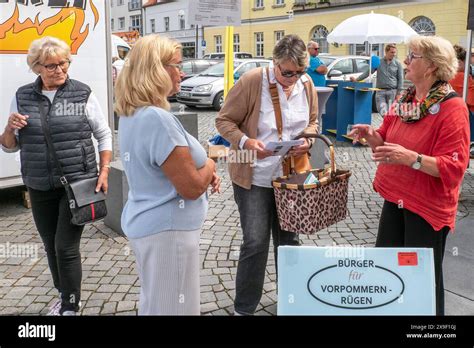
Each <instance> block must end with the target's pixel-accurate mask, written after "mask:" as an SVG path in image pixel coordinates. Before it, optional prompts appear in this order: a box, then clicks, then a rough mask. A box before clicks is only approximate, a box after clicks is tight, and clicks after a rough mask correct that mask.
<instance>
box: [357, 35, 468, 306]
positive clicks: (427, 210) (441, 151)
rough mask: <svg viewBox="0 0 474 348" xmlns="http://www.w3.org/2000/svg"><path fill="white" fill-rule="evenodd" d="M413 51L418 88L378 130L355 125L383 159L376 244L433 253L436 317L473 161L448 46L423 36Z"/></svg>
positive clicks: (410, 64) (411, 66)
mask: <svg viewBox="0 0 474 348" xmlns="http://www.w3.org/2000/svg"><path fill="white" fill-rule="evenodd" d="M408 47H409V53H408V56H407V57H406V59H405V64H406V66H407V69H406V78H407V79H408V80H410V81H412V82H413V86H411V87H409V88H408V89H407V90H406V91H405V92H404V93H402V94H401V95H400V96H399V97H398V99H397V101H395V102H394V103H393V104H392V106H391V108H390V109H389V112H388V114H387V115H386V116H385V118H384V121H383V124H382V126H381V127H380V128H379V129H377V130H374V129H372V127H371V126H368V125H355V126H354V129H353V131H352V132H351V135H353V136H354V137H355V138H356V140H358V139H361V138H365V139H367V141H368V143H369V144H370V146H371V147H372V150H373V159H374V160H375V161H377V162H379V166H378V168H377V173H376V176H375V180H374V188H375V190H376V191H377V192H378V193H379V194H380V195H381V196H382V197H383V198H384V199H385V203H384V206H383V208H382V215H381V217H380V224H379V231H378V235H377V241H376V246H377V247H424V248H432V249H433V252H434V267H435V281H436V313H437V314H438V315H443V314H444V290H443V271H442V264H443V255H444V249H445V245H446V238H447V235H448V232H449V231H450V230H453V229H454V225H455V220H456V211H457V206H458V197H459V188H460V185H461V182H462V179H463V175H464V172H465V171H466V168H467V165H468V161H469V119H468V111H467V108H466V104H465V103H464V101H463V100H462V99H461V98H459V97H458V96H457V94H456V93H455V92H454V90H453V88H452V87H451V85H450V84H449V83H448V81H449V80H451V79H452V78H453V76H454V75H455V74H456V69H457V66H458V61H457V59H456V55H455V52H454V49H453V46H452V45H451V43H450V42H448V41H447V40H445V39H443V38H440V37H436V36H431V37H430V36H428V37H427V36H419V37H416V38H413V39H412V40H411V41H410V42H409V43H408Z"/></svg>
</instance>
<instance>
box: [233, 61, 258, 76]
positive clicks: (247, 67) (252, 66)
mask: <svg viewBox="0 0 474 348" xmlns="http://www.w3.org/2000/svg"><path fill="white" fill-rule="evenodd" d="M256 67H257V63H253V62H252V63H247V64H244V65H242V66H241V67H240V68H239V69H238V70H237V71H236V73H237V75H238V76H239V77H241V76H242V75H243V74H245V73H246V72H247V71H250V70H252V69H255V68H256Z"/></svg>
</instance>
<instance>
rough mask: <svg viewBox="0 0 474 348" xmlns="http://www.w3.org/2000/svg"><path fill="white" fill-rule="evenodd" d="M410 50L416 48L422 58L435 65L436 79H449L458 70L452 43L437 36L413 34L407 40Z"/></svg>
mask: <svg viewBox="0 0 474 348" xmlns="http://www.w3.org/2000/svg"><path fill="white" fill-rule="evenodd" d="M408 47H409V48H410V50H412V49H416V50H417V51H419V52H420V54H421V55H422V56H423V58H425V59H427V60H428V61H430V62H431V63H433V65H434V66H435V67H436V71H435V72H434V75H435V77H436V79H437V80H441V81H449V80H451V79H452V78H453V77H454V75H456V73H457V70H458V60H457V58H456V53H455V52H454V48H453V45H452V44H451V43H450V42H449V41H448V40H446V39H444V38H442V37H439V36H415V37H414V38H412V39H411V40H410V41H409V42H408Z"/></svg>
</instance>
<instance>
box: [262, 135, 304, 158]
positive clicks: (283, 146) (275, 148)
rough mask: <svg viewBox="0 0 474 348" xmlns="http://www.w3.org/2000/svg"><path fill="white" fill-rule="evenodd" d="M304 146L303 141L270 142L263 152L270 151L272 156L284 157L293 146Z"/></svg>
mask: <svg viewBox="0 0 474 348" xmlns="http://www.w3.org/2000/svg"><path fill="white" fill-rule="evenodd" d="M303 144H304V139H298V140H289V141H278V142H275V141H272V142H269V143H268V144H267V146H266V147H265V150H269V151H272V153H273V154H272V156H285V155H286V154H287V153H288V151H290V150H291V148H292V147H293V146H299V145H303Z"/></svg>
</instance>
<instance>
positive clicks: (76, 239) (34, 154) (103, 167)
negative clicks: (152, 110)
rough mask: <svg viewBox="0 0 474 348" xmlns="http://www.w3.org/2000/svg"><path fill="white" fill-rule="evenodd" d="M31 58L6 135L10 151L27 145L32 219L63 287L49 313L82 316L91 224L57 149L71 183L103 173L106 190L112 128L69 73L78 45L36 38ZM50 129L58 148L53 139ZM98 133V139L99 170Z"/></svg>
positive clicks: (23, 154)
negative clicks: (77, 208) (77, 206)
mask: <svg viewBox="0 0 474 348" xmlns="http://www.w3.org/2000/svg"><path fill="white" fill-rule="evenodd" d="M27 62H28V66H29V67H30V69H31V70H32V71H33V72H34V73H35V74H37V75H39V76H38V78H37V79H36V81H35V82H33V83H30V84H28V85H26V86H23V87H20V88H19V89H18V90H17V92H16V95H15V97H14V98H13V100H12V103H11V115H10V117H9V119H8V124H7V126H6V128H5V131H4V133H3V134H2V135H1V136H0V139H1V142H2V148H3V150H4V151H6V152H14V151H18V150H20V159H21V173H22V177H23V182H24V183H25V185H26V187H27V188H28V192H29V195H30V199H31V208H32V212H33V218H34V220H35V224H36V227H37V229H38V232H39V234H40V236H41V239H42V240H43V243H44V246H45V250H46V254H47V257H48V264H49V268H50V271H51V275H52V277H53V283H54V286H55V288H56V289H57V290H58V291H59V293H60V299H59V300H57V301H55V302H54V303H53V304H52V306H51V309H50V311H49V313H48V314H49V315H75V314H76V312H77V311H78V310H79V305H80V295H81V278H82V267H81V254H80V250H79V247H80V242H81V234H82V231H83V229H84V226H77V225H74V224H72V223H71V211H70V209H69V202H68V199H67V195H66V192H65V189H64V188H63V185H62V184H61V182H60V176H61V175H60V172H59V170H58V168H57V167H56V164H55V161H54V159H53V157H52V153H53V151H54V152H55V153H56V156H57V159H58V161H59V163H60V165H61V167H62V170H63V172H64V174H65V177H66V179H67V181H68V182H69V183H73V182H75V181H79V180H83V179H89V178H94V177H98V180H97V187H96V191H99V190H103V191H104V192H107V187H108V184H107V182H108V170H109V167H110V165H109V163H110V160H111V157H112V133H111V131H110V128H109V127H108V125H107V122H106V118H105V116H104V115H103V113H102V111H101V107H100V104H99V101H98V100H97V98H96V97H95V95H94V93H93V92H92V91H91V89H90V88H89V86H87V85H86V84H84V83H82V82H79V81H77V80H72V79H70V78H69V75H68V69H69V66H70V65H71V50H70V48H69V46H68V45H67V44H66V43H65V42H63V41H61V40H59V39H57V38H54V37H49V36H48V37H44V38H41V39H38V40H35V41H33V42H32V43H31V46H30V49H29V52H28V56H27ZM46 134H49V138H50V139H51V145H52V146H53V148H50V147H49V146H47V144H46V142H45V135H46ZM92 136H94V138H95V139H97V141H98V150H99V155H100V170H99V171H98V170H97V162H96V149H95V146H94V143H93V141H92Z"/></svg>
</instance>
